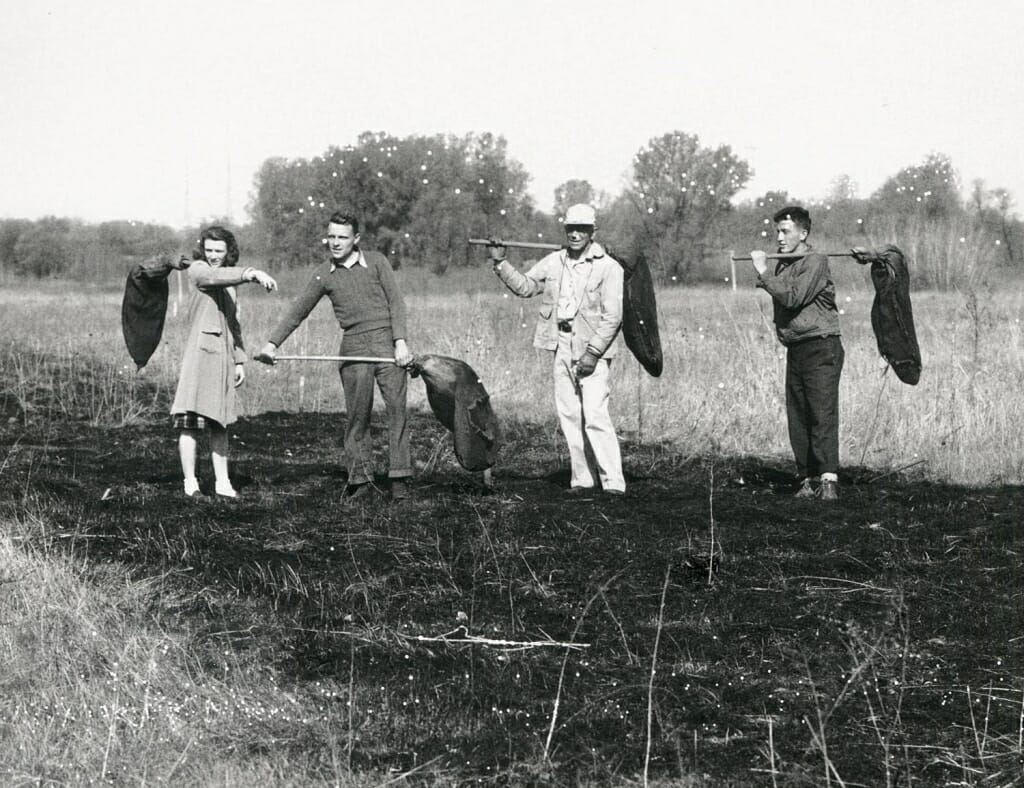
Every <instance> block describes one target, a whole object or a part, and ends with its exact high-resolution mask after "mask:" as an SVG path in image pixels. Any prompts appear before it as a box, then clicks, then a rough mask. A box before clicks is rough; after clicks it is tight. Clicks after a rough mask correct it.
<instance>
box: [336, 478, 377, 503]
mask: <svg viewBox="0 0 1024 788" xmlns="http://www.w3.org/2000/svg"><path fill="white" fill-rule="evenodd" d="M372 486H373V485H371V484H370V483H369V482H363V483H362V484H349V485H347V486H346V487H345V492H344V493H343V495H342V497H343V498H344V499H345V500H346V501H365V500H366V499H367V498H369V497H370V492H371V487H372Z"/></svg>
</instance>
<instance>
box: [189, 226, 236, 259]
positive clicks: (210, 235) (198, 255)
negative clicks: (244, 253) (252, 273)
mask: <svg viewBox="0 0 1024 788" xmlns="http://www.w3.org/2000/svg"><path fill="white" fill-rule="evenodd" d="M206 241H223V242H224V243H225V244H227V247H228V254H227V256H226V257H225V258H224V262H223V263H222V264H221V265H235V264H236V263H238V255H239V252H238V241H236V240H235V236H234V234H233V233H232V232H231V231H230V230H228V229H226V228H224V227H221V226H220V225H219V224H215V225H213V226H211V227H207V228H206V229H205V230H203V231H202V232H201V233H200V234H199V244H198V245H197V246H196V248H195V250H194V251H193V252H192V259H193V260H205V259H206V253H205V251H204V246H203V245H204V244H205V243H206Z"/></svg>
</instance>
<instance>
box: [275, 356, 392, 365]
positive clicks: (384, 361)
mask: <svg viewBox="0 0 1024 788" xmlns="http://www.w3.org/2000/svg"><path fill="white" fill-rule="evenodd" d="M274 361H366V362H374V363H377V364H394V363H395V360H394V359H393V358H384V357H383V356H274Z"/></svg>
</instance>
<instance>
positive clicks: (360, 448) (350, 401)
mask: <svg viewBox="0 0 1024 788" xmlns="http://www.w3.org/2000/svg"><path fill="white" fill-rule="evenodd" d="M368 333H369V334H372V335H374V336H364V335H358V336H354V337H348V336H346V337H345V338H344V340H343V341H342V347H341V354H342V355H345V356H381V357H390V356H394V352H395V351H394V347H393V346H392V343H391V332H390V331H384V332H378V331H373V332H368ZM384 335H386V336H384ZM339 371H340V373H341V386H342V389H344V391H345V414H346V417H347V421H346V424H345V464H346V467H347V468H348V483H349V484H363V483H365V482H369V481H373V474H374V464H373V443H372V441H371V439H370V416H371V414H372V412H373V387H374V383H376V385H377V388H379V389H380V394H381V396H382V397H383V398H384V409H385V412H386V414H387V420H388V458H389V460H388V476H389V477H390V478H392V479H402V478H405V477H407V476H412V455H411V452H410V450H409V430H408V421H407V418H406V412H405V395H406V387H407V385H408V381H409V376H408V373H407V372H406V371H405V370H404V369H402V368H401V367H398V366H395V365H394V364H378V363H373V362H362V361H354V362H347V363H342V365H341V367H340V369H339Z"/></svg>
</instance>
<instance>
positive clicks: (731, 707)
mask: <svg viewBox="0 0 1024 788" xmlns="http://www.w3.org/2000/svg"><path fill="white" fill-rule="evenodd" d="M39 396H43V395H39ZM140 396H145V397H149V396H152V393H151V392H143V393H142V394H141V395H140ZM23 398H24V397H22V399H23ZM16 400H17V401H18V402H21V400H18V399H17V398H14V397H8V399H7V400H5V402H7V403H8V405H7V406H5V407H8V408H9V410H10V413H9V414H8V416H9V418H8V420H7V423H6V424H5V425H4V426H3V428H2V438H3V441H2V445H3V447H4V450H3V452H2V455H3V456H2V457H0V464H2V470H0V507H2V508H0V511H2V521H3V522H5V523H6V524H7V526H6V530H7V531H8V535H9V537H10V539H11V540H12V541H13V543H14V544H15V545H16V546H17V549H18V550H20V551H27V552H28V553H30V554H32V555H36V556H43V557H44V558H45V557H51V558H52V559H53V560H60V561H70V562H72V563H73V564H74V565H78V566H82V567H90V574H89V575H88V578H94V577H95V576H96V575H97V574H102V575H109V574H110V573H116V574H117V575H118V576H119V577H122V578H123V580H122V581H120V582H122V583H123V585H124V587H125V588H138V587H139V586H140V585H141V586H144V587H145V588H146V589H147V591H146V594H147V597H146V598H147V602H146V604H145V605H144V606H143V607H142V608H141V612H139V613H138V616H137V620H136V623H135V624H133V626H138V627H141V628H150V629H154V630H156V631H158V632H162V633H177V635H178V639H177V640H176V641H175V642H176V643H178V646H177V648H180V649H181V650H182V652H183V653H184V655H185V656H184V657H182V664H184V665H185V666H186V669H184V670H183V672H182V674H181V675H182V676H183V677H184V678H182V679H181V681H183V682H184V684H182V685H181V686H180V687H178V692H179V694H180V695H182V696H183V697H182V698H181V699H180V702H181V703H182V704H187V703H189V702H194V701H195V699H196V698H199V697H202V698H203V703H204V704H205V708H206V709H207V712H206V716H205V717H204V716H203V715H202V714H198V713H195V714H193V715H192V716H188V715H184V716H183V715H182V714H181V712H180V711H179V712H178V713H177V714H178V716H177V717H176V718H175V719H176V722H175V724H174V726H171V727H172V728H174V730H175V731H176V735H178V737H179V738H178V739H177V741H178V747H179V750H182V751H181V752H180V755H179V753H178V752H177V751H175V753H174V758H170V759H169V760H170V761H171V764H170V765H169V766H168V769H169V770H170V774H172V775H177V779H179V780H183V781H185V782H189V781H193V782H201V779H200V778H199V777H197V776H196V775H197V773H195V772H194V773H192V776H191V778H189V777H188V775H189V772H188V769H187V764H188V762H189V761H190V760H194V759H204V758H205V759H206V760H207V761H210V760H216V758H217V757H218V756H217V753H218V752H220V753H223V754H224V757H225V758H227V757H232V758H235V759H236V761H235V762H236V764H238V763H245V762H246V761H251V762H253V763H257V762H260V761H261V759H267V758H273V759H277V760H276V761H275V763H276V764H277V765H276V766H275V767H274V769H271V770H270V771H263V772H260V773H259V775H260V777H261V779H268V775H272V776H273V775H276V777H272V779H275V780H277V781H279V782H281V783H288V784H317V783H321V782H324V783H339V782H340V783H342V784H355V783H349V782H346V780H348V781H352V780H355V781H356V782H358V779H357V778H358V775H360V774H366V775H373V780H372V782H380V781H382V780H385V779H392V780H396V781H398V780H404V781H411V782H421V783H429V784H453V783H469V782H481V781H482V782H483V783H495V784H517V785H518V784H567V785H569V784H613V783H615V784H621V783H624V782H635V783H642V782H650V783H655V784H658V783H660V784H668V783H670V782H671V783H672V784H683V785H687V784H692V785H746V784H763V785H824V784H834V785H873V786H874V785H986V786H987V785H1011V784H1015V783H1019V782H1020V781H1022V780H1024V771H1022V756H1024V748H1022V737H1024V679H1022V667H1024V662H1022V659H1021V656H1022V653H1021V652H1022V643H1024V630H1022V628H1021V609H1022V596H1024V588H1022V585H1021V581H1020V578H1021V571H1022V563H1024V562H1022V558H1021V555H1020V549H1021V546H1020V543H1019V528H1020V522H1021V515H1022V501H1024V497H1022V491H1021V488H1019V487H1000V488H966V487H957V486H951V485H940V484H935V483H932V482H928V481H925V480H922V479H915V478H912V477H908V476H900V475H898V474H888V475H885V476H881V477H880V476H879V475H878V474H876V473H875V472H873V471H871V470H870V469H865V468H851V469H848V470H847V471H846V473H845V475H844V476H843V477H842V479H841V482H842V494H843V497H842V500H841V501H840V502H839V504H838V505H834V506H826V505H823V504H821V503H819V502H815V501H809V502H804V501H797V500H795V499H793V498H792V496H791V493H792V492H793V491H794V490H795V480H794V479H793V478H792V477H791V476H790V475H789V473H788V472H787V470H786V466H785V464H784V463H782V462H780V461H776V460H773V459H765V458H754V457H730V456H711V455H708V456H691V455H687V454H686V453H685V452H684V451H683V450H682V447H679V446H673V445H668V444H652V443H647V444H644V445H637V444H635V443H630V442H628V441H627V442H626V443H625V445H624V452H625V459H626V468H627V479H628V483H629V494H628V495H627V496H626V497H624V498H611V497H605V496H603V495H600V494H595V495H592V496H584V497H582V498H574V497H569V496H567V495H566V494H565V488H566V486H567V482H568V479H567V472H566V471H565V465H566V462H565V458H564V457H562V456H561V452H562V448H561V439H560V436H558V435H557V434H556V428H555V426H554V424H553V423H552V422H545V423H541V424H536V423H519V422H510V421H508V419H506V422H505V431H506V434H507V440H506V446H505V448H504V452H503V456H502V460H501V463H500V465H499V467H498V468H497V469H496V473H495V481H496V487H495V489H494V490H490V491H488V490H485V489H483V488H482V486H481V485H480V483H479V480H478V479H477V478H475V477H472V476H470V475H468V474H465V473H463V472H461V471H460V470H458V469H457V467H456V466H455V463H454V460H453V458H452V456H451V452H450V449H449V448H448V439H447V437H446V435H445V434H444V432H443V430H442V428H441V427H440V426H438V425H437V424H436V423H435V422H434V421H433V419H432V418H431V417H430V416H429V415H428V414H424V413H417V414H415V416H414V420H413V435H414V456H416V457H417V458H420V459H421V461H423V460H427V459H428V458H429V463H428V467H427V468H426V469H425V470H423V471H421V472H420V473H419V475H418V477H417V479H416V482H415V485H414V488H413V493H414V494H413V496H412V497H411V498H410V499H409V500H408V501H405V502H402V503H400V504H395V503H390V502H389V501H388V500H387V498H386V497H385V496H384V495H383V494H381V495H376V496H374V497H372V498H370V499H369V500H368V501H365V502H353V501H347V500H346V499H344V498H343V497H342V494H341V493H342V489H343V487H344V481H345V477H344V471H343V470H342V469H341V468H340V466H339V460H340V435H341V429H342V425H343V421H344V415H343V414H338V413H315V414H290V413H268V414H264V415H261V416H259V417H258V418H249V419H245V420H243V421H242V422H240V423H238V424H237V425H235V428H234V430H233V438H232V450H233V458H234V464H233V473H234V476H235V482H236V486H237V487H238V489H239V490H240V491H241V494H242V498H241V499H240V500H239V501H237V502H235V501H230V502H227V501H221V500H219V499H216V498H213V497H209V496H206V497H204V498H202V499H200V500H187V499H185V498H184V496H183V495H182V493H181V488H180V480H179V473H178V470H177V463H176V455H175V448H174V438H175V436H174V434H173V432H172V430H171V429H170V427H169V426H168V425H166V424H165V423H163V422H160V423H145V422H139V423H136V424H131V425H127V426H121V427H117V428H113V427H102V426H95V425H93V424H91V423H90V420H89V418H88V414H85V415H84V416H82V415H80V416H79V417H77V418H76V417H75V415H74V414H67V417H66V418H65V419H63V420H61V419H55V418H41V417H38V416H37V415H34V414H38V413H43V412H50V411H47V410H46V408H45V407H44V403H42V402H41V401H40V402H34V403H31V407H29V408H24V407H23V405H24V404H25V403H21V405H17V406H15V404H14V403H15V401H16ZM780 428H781V427H780ZM382 430H383V425H382V423H377V424H376V433H375V441H376V445H378V446H383V445H384V435H383V432H382ZM382 465H383V462H382ZM207 471H208V468H207ZM207 475H208V474H207ZM206 481H207V482H209V481H210V480H209V479H207V480H206ZM379 481H380V486H381V488H382V489H384V488H386V480H384V479H380V480H379ZM4 572H5V574H4V576H3V577H2V578H0V579H2V580H3V583H0V599H3V598H4V595H7V596H8V597H9V595H10V594H11V593H13V589H14V587H15V586H17V585H18V584H20V583H23V582H31V581H30V580H27V579H26V578H25V577H24V576H22V575H20V574H19V575H15V574H13V570H12V569H9V570H4ZM90 582H91V580H90ZM8 601H9V599H8ZM5 609H7V608H5ZM21 615H23V616H24V618H23V619H19V618H18V617H17V616H13V617H11V618H9V619H8V620H5V621H4V622H3V627H4V628H5V630H6V637H7V638H9V641H8V643H9V648H10V649H11V653H12V654H13V653H15V652H16V651H17V649H18V648H22V647H23V645H24V643H25V642H26V640H27V639H30V635H31V632H30V631H29V630H30V629H31V627H30V626H29V625H30V623H31V621H32V616H31V614H30V613H28V612H26V611H24V610H23V611H22V613H21ZM62 637H63V638H64V641H65V646H66V648H67V649H68V652H67V653H74V654H75V655H76V657H75V659H76V660H78V662H77V663H76V665H77V667H76V668H75V670H74V672H75V673H76V674H82V675H83V677H84V675H85V673H88V672H89V671H96V672H98V673H103V674H104V675H107V674H109V672H110V665H109V663H110V658H109V656H108V655H104V654H99V653H92V652H90V651H89V648H88V647H87V645H85V644H77V643H74V642H70V641H69V640H68V638H67V635H66V634H65V635H64V636H62ZM19 643H20V644H22V645H21V646H19V645H18V644H19ZM656 643H657V652H656V654H655V644H656ZM165 650H166V648H165ZM48 671H56V672H57V673H59V672H60V667H59V666H58V665H49V666H48V667H46V668H45V670H43V669H41V672H40V674H39V675H36V676H35V677H33V678H32V679H31V680H29V678H28V677H26V676H21V677H20V678H17V677H15V678H12V674H11V673H8V676H7V678H6V679H5V680H4V681H5V683H6V684H7V687H6V692H5V695H6V697H7V700H6V701H3V704H4V705H5V706H6V708H5V717H6V718H7V720H8V722H7V725H8V726H10V729H12V730H13V727H14V726H16V725H18V724H19V722H24V721H26V720H28V719H29V718H31V717H32V714H34V713H35V714H44V715H49V717H50V723H49V727H47V728H46V730H47V731H48V734H47V735H48V736H49V737H50V738H48V739H46V740H47V741H53V742H60V741H62V735H61V733H62V731H67V735H69V736H70V735H71V734H70V731H73V730H76V729H77V730H80V729H81V728H82V727H85V728H87V727H89V726H97V727H98V728H99V729H100V730H101V732H102V735H101V737H100V740H101V741H105V742H106V752H105V755H104V757H103V760H102V770H100V768H98V767H95V768H94V771H93V772H92V773H90V772H89V771H88V768H87V767H85V766H82V765H81V764H79V765H78V766H77V767H76V766H75V765H74V763H73V758H72V759H70V761H69V759H67V758H65V759H64V760H61V758H60V757H58V753H54V752H50V753H42V754H36V755H33V754H31V753H25V752H14V751H12V749H11V748H12V747H13V745H9V746H8V751H7V752H6V753H5V754H4V756H3V757H2V758H0V762H2V763H5V764H7V767H6V768H7V771H6V775H7V779H11V780H15V781H16V780H17V779H18V778H21V779H28V780H29V781H30V782H31V781H35V780H39V779H42V780H43V782H45V781H46V780H51V781H55V782H73V783H77V782H85V781H91V780H93V779H112V776H113V775H117V774H121V775H122V776H123V779H124V781H127V782H139V783H146V782H147V781H155V780H154V779H153V778H152V776H150V778H149V779H148V780H147V778H146V772H145V771H141V772H140V771H139V767H138V765H137V764H133V763H132V762H131V761H132V757H133V756H132V750H131V749H130V748H128V747H125V746H122V747H119V746H118V740H119V739H120V738H121V737H122V736H123V735H125V733H123V731H127V729H128V726H127V725H126V723H124V721H123V720H121V721H118V718H117V711H116V708H117V707H116V704H114V705H113V706H112V705H110V704H107V703H106V702H104V705H103V708H104V709H106V712H105V713H103V714H101V713H99V712H97V719H95V720H87V719H77V720H76V719H74V717H73V715H70V714H67V713H66V714H65V717H64V720H63V722H62V723H61V722H59V720H58V721H56V722H54V721H53V720H54V719H56V718H55V717H54V714H55V713H56V712H57V711H58V710H57V709H50V710H49V711H46V710H43V711H39V710H37V711H35V712H33V711H32V710H31V709H30V708H29V705H30V704H28V703H27V702H26V701H24V697H26V695H25V694H24V693H27V692H28V691H29V690H30V689H32V687H33V686H36V685H37V684H38V683H39V682H44V683H45V682H47V681H51V682H52V681H56V679H53V680H51V679H49V678H48V676H50V675H51V674H50V673H49V672H48ZM120 680H121V681H127V680H128V679H125V678H124V677H122V678H121V679H120ZM150 681H151V682H152V681H153V679H152V677H151V678H150ZM33 682H35V683H36V684H33ZM76 686H79V687H80V685H76ZM135 686H136V689H137V688H138V685H137V684H136V685H135ZM19 688H20V689H19ZM119 691H121V690H119ZM123 692H124V694H123V695H118V697H119V698H122V700H121V701H119V702H120V703H122V706H121V707H120V708H121V713H122V715H124V714H125V713H126V712H125V711H124V708H126V707H127V706H129V705H130V702H129V698H130V697H132V696H131V693H128V692H127V691H123ZM170 692H171V690H170V689H169V688H165V695H166V694H167V693H170ZM137 694H138V693H136V695H137ZM58 695H59V693H58ZM146 697H147V698H148V697H149V694H148V690H147V695H146ZM137 702H141V701H137ZM210 704H213V706H214V707H217V705H218V704H220V705H221V706H224V707H227V706H230V707H231V708H232V709H233V710H234V713H233V715H229V716H226V717H225V716H220V717H218V716H217V715H216V714H212V713H211V712H210V711H209V706H210ZM254 709H255V710H254ZM140 713H141V712H140ZM146 713H147V714H152V715H158V714H161V713H167V714H169V713H170V712H166V711H164V712H162V711H161V710H160V709H159V708H158V706H157V705H156V704H154V705H153V706H152V707H151V708H147V711H146ZM211 714H212V716H211ZM147 719H149V718H148V717H147ZM211 720H212V721H213V723H212V724H211ZM218 720H219V722H218ZM115 723H116V725H115ZM62 725H63V726H64V727H63V728H62V727H61V726H62ZM12 741H13V739H12ZM185 742H189V743H190V744H188V745H187V746H185V745H184V743H185ZM20 746H21V749H22V750H24V749H25V742H24V741H22V743H21V745H20ZM54 746H56V745H54ZM62 746H65V747H66V744H65V745H62ZM40 764H45V768H44V766H42V765H40ZM282 764H283V766H282ZM172 767H173V768H172ZM275 770H276V771H275ZM208 773H209V772H208ZM212 773H213V774H217V775H219V776H218V780H219V781H221V782H227V783H231V782H235V783H237V784H241V783H244V782H248V781H250V780H252V779H255V778H254V777H253V776H252V775H246V773H245V772H244V770H243V771H238V767H237V766H236V768H235V770H234V771H232V770H230V769H229V770H226V771H221V772H216V771H215V772H212ZM40 775H42V777H41V776H40Z"/></svg>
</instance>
